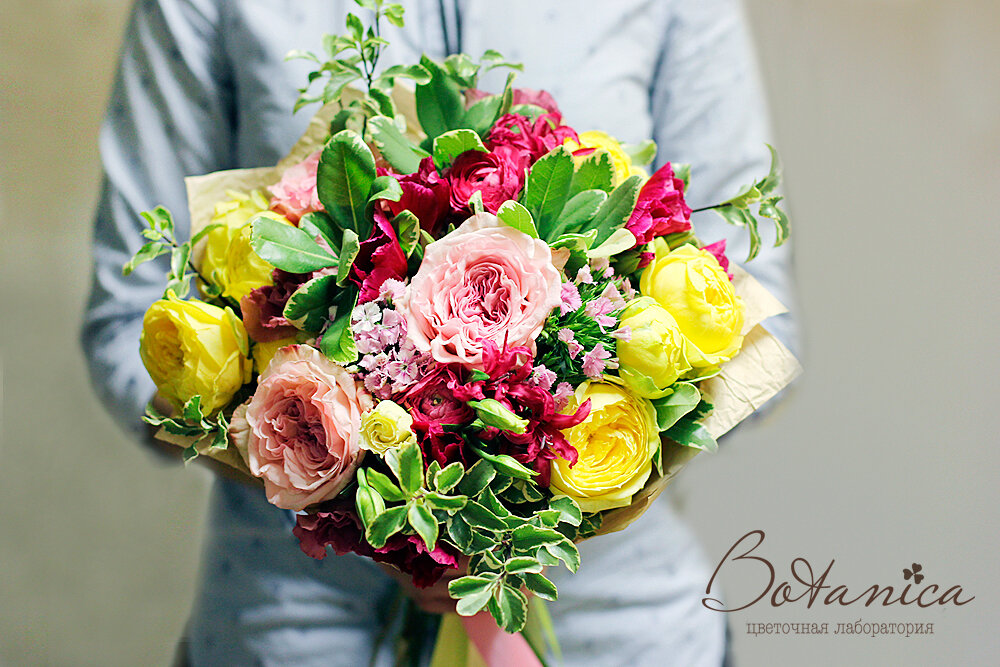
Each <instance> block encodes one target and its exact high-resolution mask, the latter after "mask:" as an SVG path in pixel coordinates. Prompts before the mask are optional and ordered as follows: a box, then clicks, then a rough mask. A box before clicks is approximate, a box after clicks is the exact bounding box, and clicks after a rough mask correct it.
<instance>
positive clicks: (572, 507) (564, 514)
mask: <svg viewBox="0 0 1000 667" xmlns="http://www.w3.org/2000/svg"><path fill="white" fill-rule="evenodd" d="M549 507H551V508H552V509H554V510H558V511H559V521H560V523H568V524H569V525H571V526H579V525H580V521H581V520H582V519H583V512H581V511H580V506H579V505H578V504H577V503H576V501H575V500H573V499H572V498H570V497H569V496H562V497H559V498H553V499H552V501H551V502H550V503H549Z"/></svg>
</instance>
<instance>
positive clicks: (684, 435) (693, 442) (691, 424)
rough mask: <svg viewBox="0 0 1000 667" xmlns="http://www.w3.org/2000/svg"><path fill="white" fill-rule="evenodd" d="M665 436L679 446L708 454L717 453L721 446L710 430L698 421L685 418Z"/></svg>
mask: <svg viewBox="0 0 1000 667" xmlns="http://www.w3.org/2000/svg"><path fill="white" fill-rule="evenodd" d="M664 434H665V435H666V436H667V437H668V438H670V439H671V440H673V441H674V442H676V443H677V444H678V445H683V446H685V447H693V448H694V449H701V450H703V451H706V452H716V451H718V449H719V444H718V443H717V442H716V441H715V438H713V437H712V434H711V433H709V432H708V430H707V429H706V428H705V427H704V426H702V425H701V424H699V423H698V422H697V421H695V420H693V419H690V418H689V417H687V416H685V417H682V418H681V419H680V420H678V422H677V423H676V424H674V425H673V426H671V427H670V428H669V429H667V430H666V431H665V432H664Z"/></svg>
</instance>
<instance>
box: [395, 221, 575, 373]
mask: <svg viewBox="0 0 1000 667" xmlns="http://www.w3.org/2000/svg"><path fill="white" fill-rule="evenodd" d="M560 303H561V299H560V278H559V272H558V271H557V270H556V268H555V267H554V266H553V265H552V252H551V251H550V250H549V246H548V244H546V243H545V242H544V241H542V240H539V239H535V238H532V237H530V236H528V235H527V234H525V233H523V232H519V231H517V230H516V229H513V228H511V227H506V226H502V225H501V224H500V221H499V220H497V218H496V216H493V215H490V214H488V213H480V214H478V215H475V216H473V217H471V218H469V219H468V220H466V221H465V222H464V223H463V224H462V226H461V227H459V228H458V229H456V230H455V231H454V232H452V233H451V234H448V235H447V236H445V237H444V238H442V239H440V240H438V241H435V242H434V243H431V244H429V245H428V246H427V248H426V250H425V251H424V259H423V262H422V263H421V264H420V269H419V270H418V271H417V274H416V275H415V276H414V277H413V279H412V280H411V282H410V287H409V289H408V290H407V292H406V296H405V297H404V299H403V303H402V304H401V306H400V309H401V310H402V311H403V312H405V313H406V324H407V336H408V337H409V338H410V340H411V341H413V344H414V345H415V346H416V347H417V349H418V350H421V351H423V352H430V353H431V355H432V356H433V357H434V359H435V360H436V361H438V362H440V363H452V362H454V363H459V364H462V365H463V366H465V367H467V368H476V369H482V367H483V341H485V340H491V341H493V342H494V343H496V344H497V346H499V347H501V348H504V347H518V346H522V345H523V346H525V347H527V348H529V349H530V350H531V351H532V352H534V349H535V337H536V336H537V335H538V333H539V332H540V331H541V330H542V325H543V324H544V323H545V318H546V317H548V314H549V312H551V310H552V309H553V308H556V307H558V306H559V304H560Z"/></svg>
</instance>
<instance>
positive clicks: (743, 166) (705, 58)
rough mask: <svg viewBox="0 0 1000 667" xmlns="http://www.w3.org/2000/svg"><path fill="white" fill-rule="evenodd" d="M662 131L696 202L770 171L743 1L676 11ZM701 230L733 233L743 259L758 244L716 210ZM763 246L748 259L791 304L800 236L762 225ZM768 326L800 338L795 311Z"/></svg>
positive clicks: (790, 339)
mask: <svg viewBox="0 0 1000 667" xmlns="http://www.w3.org/2000/svg"><path fill="white" fill-rule="evenodd" d="M651 110H652V115H653V127H654V132H653V138H654V140H655V141H656V142H657V145H658V146H659V150H658V151H657V163H658V164H657V166H660V165H661V164H662V163H663V162H666V161H668V160H669V161H671V162H676V163H689V164H691V184H692V187H691V188H690V190H689V191H688V192H687V201H688V204H689V205H690V206H691V207H692V208H699V207H702V206H708V205H711V204H716V203H718V202H720V201H723V200H725V199H727V198H729V197H731V196H733V195H735V194H736V193H737V192H739V189H740V188H741V187H742V186H746V185H749V184H750V183H752V182H753V181H754V180H756V179H759V178H761V177H763V176H764V175H765V174H767V171H768V167H769V166H770V153H769V151H768V150H767V146H766V145H765V144H766V143H773V141H772V139H771V137H770V135H771V130H770V125H769V122H768V113H767V106H766V103H765V100H764V93H763V88H762V86H761V81H760V76H759V72H758V70H757V64H756V59H755V56H754V51H753V45H752V43H751V39H750V35H749V30H748V26H747V22H746V17H745V15H744V13H743V10H742V6H741V4H740V2H739V0H699V1H698V2H689V1H688V0H678V1H676V2H674V3H673V10H672V11H671V12H670V13H669V17H668V20H667V26H666V34H665V38H664V42H663V48H662V51H661V54H660V58H659V62H658V65H657V69H656V73H655V76H654V78H653V89H652V91H651ZM694 220H695V226H696V228H697V229H698V231H699V236H700V237H701V238H703V239H704V240H706V241H709V242H711V241H715V240H718V239H722V238H725V239H726V240H727V242H726V254H727V255H728V257H729V259H730V260H731V261H736V262H739V263H741V265H742V261H743V260H744V259H745V258H746V256H747V252H748V249H749V237H748V235H747V232H746V230H745V229H743V228H739V227H733V226H732V225H729V224H727V223H726V222H725V221H723V220H722V218H720V217H719V216H718V215H717V214H716V213H714V212H711V211H706V212H703V213H696V214H695V215H694ZM761 238H762V248H761V251H760V254H759V255H757V257H756V258H755V259H754V260H753V261H751V262H749V263H747V264H746V266H745V268H746V270H747V271H749V272H750V273H751V274H753V275H754V277H756V278H757V280H759V281H760V282H761V284H762V285H763V286H764V287H766V288H767V289H768V291H770V292H771V293H772V294H774V295H775V296H776V297H777V298H778V299H779V300H780V301H781V302H782V303H784V304H785V305H786V306H787V307H789V308H792V307H793V306H794V292H793V289H792V271H791V269H792V264H791V261H792V256H791V246H790V243H787V242H786V243H785V244H784V245H783V246H782V247H780V248H774V247H773V242H774V229H773V226H772V225H770V224H769V221H767V220H764V224H762V225H761ZM765 326H766V327H767V329H768V330H769V331H770V332H771V333H773V334H774V335H775V336H776V337H777V338H778V339H779V340H781V341H782V342H783V343H784V344H785V345H786V346H787V347H789V348H790V349H791V350H792V351H793V352H794V351H795V350H796V349H797V347H798V337H797V330H796V326H795V320H794V318H793V316H792V314H791V313H787V314H784V315H779V316H777V317H773V318H771V319H769V320H768V321H767V322H766V323H765Z"/></svg>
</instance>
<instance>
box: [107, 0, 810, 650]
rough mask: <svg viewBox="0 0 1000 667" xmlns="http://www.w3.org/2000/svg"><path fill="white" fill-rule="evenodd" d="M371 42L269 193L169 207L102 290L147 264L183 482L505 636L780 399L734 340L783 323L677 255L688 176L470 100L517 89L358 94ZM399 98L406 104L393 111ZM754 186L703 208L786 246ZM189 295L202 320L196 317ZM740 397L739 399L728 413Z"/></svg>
mask: <svg viewBox="0 0 1000 667" xmlns="http://www.w3.org/2000/svg"><path fill="white" fill-rule="evenodd" d="M358 4H359V5H361V6H363V7H368V8H369V9H373V10H374V12H375V19H374V23H373V25H372V27H370V28H368V29H367V30H366V29H365V27H364V24H363V22H362V21H361V19H359V18H358V17H356V16H353V15H351V16H350V17H349V19H348V22H347V29H348V34H347V35H344V36H329V37H328V38H327V39H326V41H325V48H326V49H327V51H328V53H327V58H328V59H326V60H324V59H322V58H320V57H318V56H315V55H312V54H298V55H300V56H301V57H306V58H309V59H311V60H312V61H314V62H315V64H316V67H317V69H316V71H315V72H314V73H313V74H312V75H311V76H310V84H314V85H315V84H317V83H319V84H322V92H321V94H320V95H318V96H316V97H312V96H310V94H309V90H310V88H309V87H307V88H306V89H304V90H303V96H302V98H301V99H300V102H299V105H301V104H306V103H309V102H315V101H322V102H325V103H326V104H325V105H324V106H323V108H322V110H321V111H320V112H319V113H318V114H317V116H316V117H315V118H314V120H313V122H312V124H311V125H310V129H309V131H308V132H307V133H306V135H305V136H304V137H303V139H302V140H301V141H300V142H299V144H297V145H296V147H295V148H294V149H293V150H292V152H291V154H290V155H289V157H288V158H286V159H285V160H283V161H282V162H281V163H279V164H278V165H277V166H276V167H274V168H263V169H251V170H239V171H231V172H220V173H217V174H210V175H208V176H202V177H197V178H192V179H189V183H188V188H189V199H190V204H191V219H192V233H193V236H192V237H191V240H190V241H187V242H179V241H178V240H177V239H176V238H175V235H174V226H173V221H172V218H171V216H170V214H169V212H167V211H166V210H164V209H162V208H160V209H156V210H155V211H152V212H149V213H147V214H145V215H146V219H147V221H148V222H149V229H148V230H146V232H145V234H146V237H147V238H148V240H149V243H147V244H146V246H144V247H143V248H142V249H140V250H139V252H138V253H137V255H136V257H135V259H133V260H132V262H130V264H129V265H128V266H127V267H126V271H129V270H131V268H132V267H134V266H135V264H136V263H138V262H140V261H145V260H149V259H152V258H155V257H157V256H159V255H161V254H169V255H170V256H171V262H170V271H169V275H168V283H167V288H166V292H165V294H164V298H163V299H162V300H160V301H157V302H156V303H154V304H153V305H152V306H151V307H150V309H149V311H148V312H147V314H146V317H145V320H144V326H143V333H142V339H141V343H140V349H141V353H142V359H143V361H144V363H145V365H146V368H147V369H148V370H149V373H150V375H151V377H152V378H153V380H154V381H155V383H156V385H157V387H158V388H159V391H160V393H161V394H162V395H163V396H164V397H165V398H167V399H168V400H169V401H170V402H171V403H172V405H173V407H174V413H173V414H172V415H164V414H160V413H158V412H156V411H153V410H151V411H150V414H149V416H148V420H149V421H150V422H151V423H153V424H156V425H159V426H161V427H162V433H163V437H165V438H167V439H170V440H171V441H173V442H176V443H177V444H180V445H181V446H183V447H184V452H185V458H187V459H192V458H194V457H197V456H209V457H212V458H214V459H217V460H219V461H222V462H224V463H226V464H227V465H230V466H232V467H233V468H235V469H237V470H239V471H241V472H243V473H245V474H246V475H247V476H248V477H252V478H254V479H256V480H259V482H260V483H261V484H262V486H263V491H264V493H265V494H266V496H267V499H268V501H270V502H271V503H273V504H274V505H276V506H278V507H281V508H284V509H288V510H294V511H296V512H298V521H297V526H296V528H295V529H294V532H295V534H296V536H297V537H298V539H299V540H300V543H301V546H302V550H303V551H304V552H305V553H306V554H308V555H310V556H313V557H314V558H320V559H321V558H324V557H325V556H326V555H327V549H328V547H332V549H333V551H334V552H336V553H338V554H340V553H347V552H354V553H358V554H361V555H364V556H368V557H370V558H372V559H374V560H376V561H379V562H383V563H388V564H391V565H393V566H395V567H397V568H398V569H400V570H401V571H402V572H405V573H406V574H408V575H409V576H411V577H412V579H413V581H414V582H415V584H416V585H417V586H427V585H430V584H433V583H434V582H435V581H437V580H438V579H439V578H440V577H441V576H442V574H443V573H444V572H445V571H447V570H449V569H452V568H456V567H457V566H458V563H459V560H460V559H462V558H463V557H468V575H466V576H463V577H460V578H457V579H455V580H454V581H452V582H451V584H450V585H449V590H450V592H451V594H452V596H453V597H454V598H456V599H457V600H458V605H457V610H458V613H459V614H461V615H463V616H473V615H475V614H477V613H478V612H480V611H481V610H484V609H485V610H488V612H489V613H490V614H491V615H492V617H493V618H494V619H495V621H496V623H497V624H498V625H499V626H500V627H502V628H503V629H504V630H506V631H507V632H516V631H518V630H521V629H522V628H523V627H524V626H525V623H526V618H527V615H528V608H529V602H528V598H527V597H526V595H525V591H527V592H530V593H532V594H534V595H535V596H537V597H538V598H543V599H549V600H552V599H555V598H556V596H557V591H556V588H555V586H554V585H553V584H552V582H551V581H550V580H549V578H547V577H546V576H545V574H544V569H545V568H546V567H554V566H558V565H565V566H566V567H568V568H569V569H570V570H573V571H575V570H576V569H577V568H578V567H579V565H580V556H579V552H578V550H577V548H576V546H575V544H576V542H578V541H579V540H581V539H585V538H588V537H591V536H593V535H596V534H598V533H602V532H611V531H613V530H618V529H621V528H624V527H625V526H627V525H628V524H629V523H630V522H631V521H633V520H634V519H635V518H637V517H638V516H639V514H641V513H642V511H643V510H644V508H645V507H646V506H647V505H648V503H649V502H651V501H652V499H653V498H655V497H656V495H657V494H658V493H659V492H660V491H662V489H663V488H664V487H665V485H666V484H667V483H668V482H669V480H670V479H672V477H673V476H674V475H676V474H677V472H678V471H679V469H680V468H681V467H682V466H683V464H684V463H686V462H687V461H688V460H690V458H691V457H693V456H694V455H695V454H696V453H697V452H698V451H701V450H708V451H712V450H714V449H715V448H716V440H715V439H716V438H717V437H719V436H720V435H722V434H723V433H725V432H726V431H727V430H729V429H730V428H732V427H733V426H734V425H735V424H736V423H738V422H739V421H740V420H741V419H743V418H745V417H746V416H747V415H749V414H750V413H751V412H752V411H753V410H754V409H756V407H759V405H760V404H762V403H763V402H764V401H766V400H767V399H768V398H770V397H771V396H773V395H774V394H775V393H777V391H778V390H780V388H781V387H783V386H784V385H785V384H787V383H788V382H790V381H791V379H792V378H793V377H794V375H795V373H796V372H797V369H798V367H797V364H796V363H795V361H794V359H793V358H792V357H791V355H789V354H788V352H787V350H785V349H784V348H783V347H782V346H781V344H780V343H778V342H777V341H776V340H775V339H774V338H772V337H771V336H770V335H769V334H768V333H767V332H766V331H765V330H764V329H763V328H762V327H761V326H760V322H761V321H762V320H763V319H765V318H766V317H768V316H771V315H774V314H777V313H778V312H781V310H782V309H781V306H780V304H778V303H777V302H776V301H775V300H774V299H773V298H771V297H770V296H769V295H767V293H766V292H764V290H763V289H762V288H761V287H760V286H759V285H758V284H757V283H756V282H755V281H754V280H753V279H752V278H750V277H749V275H748V274H746V273H745V272H743V271H742V270H741V269H739V268H738V267H736V266H731V265H730V263H729V261H728V259H727V258H726V255H725V242H724V241H721V242H717V243H711V244H706V243H705V242H703V241H702V240H700V239H698V238H697V237H696V236H695V233H694V230H693V229H692V226H691V221H690V216H691V213H692V211H691V209H690V208H689V207H688V206H687V204H686V203H685V199H684V193H685V191H686V190H687V187H688V170H687V168H685V167H681V166H677V165H671V164H669V163H667V164H665V165H664V166H663V167H661V168H660V169H658V170H657V171H655V172H654V173H653V174H651V175H648V174H647V172H646V171H645V170H644V166H645V165H646V164H648V163H649V162H651V160H652V158H653V156H654V154H655V146H654V145H653V144H652V142H645V143H643V144H639V145H623V144H620V143H619V142H618V141H617V140H616V139H614V138H613V137H611V136H609V135H607V134H605V133H603V132H600V131H593V130H592V131H577V130H576V129H574V128H572V127H570V126H568V125H566V124H564V123H563V118H562V115H561V113H560V111H559V109H558V106H557V105H556V102H555V100H553V99H552V98H551V96H549V95H548V94H547V93H544V92H535V91H526V90H519V89H515V88H513V87H512V81H513V78H514V77H513V73H511V75H510V76H509V77H508V79H507V83H506V86H505V88H504V89H503V91H501V92H500V93H498V94H486V93H483V92H482V91H480V90H478V87H477V84H478V76H479V74H480V73H481V72H483V71H485V70H488V69H492V68H495V67H507V68H511V69H517V67H518V66H516V65H512V64H510V63H506V62H504V61H503V59H502V57H501V56H500V55H499V54H497V53H495V52H490V51H488V52H486V53H485V54H484V55H483V57H482V59H481V60H480V61H478V62H476V61H474V60H473V59H471V58H470V57H468V56H466V55H464V54H458V55H455V56H450V57H449V58H447V59H446V60H445V61H444V62H435V61H433V60H431V59H429V58H426V57H424V58H423V59H422V61H421V62H420V63H419V64H415V65H412V66H396V67H391V68H388V69H385V70H384V71H381V72H380V73H379V71H378V70H377V63H378V59H379V54H380V52H381V50H382V49H383V48H384V46H385V41H384V40H383V39H382V38H381V37H380V36H379V29H378V25H379V21H380V20H381V19H383V18H384V19H387V20H390V21H392V22H393V23H396V24H397V25H402V9H401V8H400V7H399V6H398V5H393V4H384V3H382V2H381V1H379V0H374V1H366V2H361V1H359V2H358ZM401 80H410V81H412V82H413V83H414V84H415V91H410V90H409V89H407V88H406V87H405V86H404V85H402V84H401V83H400V81H401ZM779 180H780V178H779V172H778V169H777V165H776V160H775V162H774V164H773V166H772V170H771V172H770V173H769V174H767V175H766V176H765V177H764V178H762V179H761V180H759V181H757V182H755V183H754V184H752V185H751V186H749V187H748V188H746V189H744V191H743V192H741V193H740V194H738V195H737V196H736V197H734V198H732V199H730V200H728V201H726V202H723V203H721V204H719V205H717V206H714V207H711V208H714V209H715V210H717V211H718V212H719V213H720V214H722V215H723V216H724V217H725V218H726V219H727V220H729V221H731V222H734V223H736V224H739V225H742V226H744V227H746V228H747V230H748V232H749V234H750V239H751V251H750V257H749V258H748V259H752V258H753V256H754V255H756V254H757V252H758V250H759V248H760V245H761V241H760V235H759V233H758V219H759V218H758V216H759V217H763V218H769V219H771V220H773V221H774V223H775V228H776V229H777V235H776V236H777V243H779V244H780V243H781V242H783V241H784V239H785V238H786V236H787V233H788V221H787V218H786V217H785V215H784V213H783V212H782V211H781V210H780V209H779V208H778V204H779V201H780V196H778V195H776V194H775V191H776V188H777V186H778V184H779ZM192 280H194V282H196V284H197V288H198V290H199V291H200V296H201V299H196V298H192V297H191V295H190V289H191V287H190V283H191V282H192ZM736 387H738V388H739V390H737V389H735V388H736Z"/></svg>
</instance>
